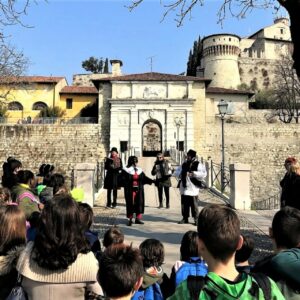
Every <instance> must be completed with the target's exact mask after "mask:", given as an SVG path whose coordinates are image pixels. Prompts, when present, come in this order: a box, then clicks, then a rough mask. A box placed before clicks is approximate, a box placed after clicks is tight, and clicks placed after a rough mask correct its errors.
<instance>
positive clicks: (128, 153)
mask: <svg viewBox="0 0 300 300" xmlns="http://www.w3.org/2000/svg"><path fill="white" fill-rule="evenodd" d="M133 155H135V148H134V147H129V149H128V150H127V151H124V152H121V154H120V156H121V160H122V162H123V164H124V165H126V164H127V161H128V157H129V156H133Z"/></svg>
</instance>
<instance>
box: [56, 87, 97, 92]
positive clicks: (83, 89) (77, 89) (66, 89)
mask: <svg viewBox="0 0 300 300" xmlns="http://www.w3.org/2000/svg"><path fill="white" fill-rule="evenodd" d="M59 93H60V94H98V90H97V89H96V88H95V87H91V86H65V87H63V88H62V90H61V91H60V92H59Z"/></svg>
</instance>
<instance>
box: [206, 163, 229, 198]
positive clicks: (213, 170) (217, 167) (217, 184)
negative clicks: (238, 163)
mask: <svg viewBox="0 0 300 300" xmlns="http://www.w3.org/2000/svg"><path fill="white" fill-rule="evenodd" d="M210 176H211V188H212V189H216V190H217V191H219V192H221V193H222V172H221V164H216V163H214V162H213V161H211V164H210ZM223 183H224V191H223V193H222V194H225V195H226V196H228V197H229V196H230V171H229V168H228V167H226V166H224V179H223Z"/></svg>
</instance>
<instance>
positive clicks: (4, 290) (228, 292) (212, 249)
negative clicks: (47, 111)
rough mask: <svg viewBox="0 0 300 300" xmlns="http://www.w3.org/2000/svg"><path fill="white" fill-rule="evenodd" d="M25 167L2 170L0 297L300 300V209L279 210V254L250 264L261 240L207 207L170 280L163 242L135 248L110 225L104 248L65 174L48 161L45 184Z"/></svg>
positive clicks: (275, 237) (229, 215) (229, 212)
mask: <svg viewBox="0 0 300 300" xmlns="http://www.w3.org/2000/svg"><path fill="white" fill-rule="evenodd" d="M21 167H22V164H21V163H20V162H19V161H18V160H15V159H13V158H9V159H8V160H7V162H6V163H5V164H4V166H3V170H4V173H3V178H2V182H3V188H2V189H1V190H0V224H1V226H0V299H7V298H8V297H11V296H12V291H14V290H15V289H16V288H19V289H22V291H23V292H24V293H26V295H27V297H28V299H29V300H31V299H32V300H37V299H46V300H50V299H70V300H77V299H78V300H79V299H81V300H83V299H89V300H92V299H123V300H125V299H133V300H142V299H145V300H152V299H153V300H162V299H169V300H177V299H178V300H179V299H191V300H194V299H205V300H206V299H227V300H231V299H277V300H281V299H291V300H295V299H300V276H299V274H300V272H299V271H300V211H299V210H298V209H297V208H295V207H290V206H285V207H283V208H282V209H281V210H279V211H278V212H277V213H276V214H275V216H274V219H273V222H272V226H271V228H270V238H271V239H272V241H273V244H274V254H272V255H271V256H269V257H266V258H264V259H263V260H261V261H258V262H256V263H254V264H252V265H251V264H249V257H250V256H251V253H252V251H253V249H254V247H255V244H254V242H253V240H252V239H251V237H249V236H243V235H241V232H240V221H239V218H238V215H237V214H236V212H235V211H234V210H233V209H231V208H229V207H228V206H225V205H216V204H210V205H206V206H205V207H204V208H203V209H202V210H201V212H200V213H199V217H198V220H197V231H188V232H186V233H185V234H184V235H183V237H182V241H181V246H180V249H178V257H179V260H178V261H176V262H174V266H173V268H172V271H171V274H166V273H165V271H164V268H163V264H164V259H165V250H164V245H163V244H162V243H161V241H159V240H157V239H146V240H144V241H143V242H142V243H141V244H140V246H139V248H138V249H137V248H133V247H132V245H128V244H127V243H126V237H125V236H124V234H123V233H122V231H121V229H120V228H119V227H117V226H112V227H111V228H110V229H109V230H108V231H107V232H106V233H105V234H104V237H103V241H102V247H101V241H100V240H99V238H98V234H97V232H94V231H92V229H91V228H92V223H93V210H92V208H91V207H90V206H89V205H88V204H86V203H80V202H78V201H75V200H74V197H72V194H71V193H70V192H69V191H68V190H67V189H66V187H65V185H64V178H63V176H62V175H61V174H55V173H53V172H54V167H53V166H51V165H42V166H41V168H40V170H39V174H38V175H39V176H38V177H39V180H38V181H37V180H36V176H34V174H33V173H32V172H31V171H29V170H22V169H21ZM43 191H44V196H43V197H41V195H42V193H43ZM169 275H170V276H169ZM9 299H11V298H9ZM13 299H14V298H13Z"/></svg>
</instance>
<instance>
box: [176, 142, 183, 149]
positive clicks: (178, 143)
mask: <svg viewBox="0 0 300 300" xmlns="http://www.w3.org/2000/svg"><path fill="white" fill-rule="evenodd" d="M176 149H177V150H179V151H184V141H179V142H178V141H177V142H176Z"/></svg>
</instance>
